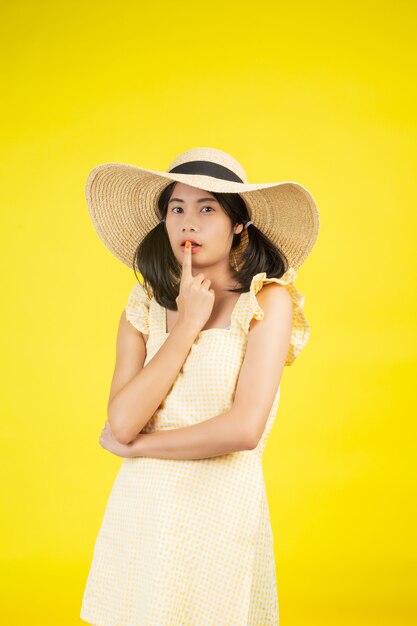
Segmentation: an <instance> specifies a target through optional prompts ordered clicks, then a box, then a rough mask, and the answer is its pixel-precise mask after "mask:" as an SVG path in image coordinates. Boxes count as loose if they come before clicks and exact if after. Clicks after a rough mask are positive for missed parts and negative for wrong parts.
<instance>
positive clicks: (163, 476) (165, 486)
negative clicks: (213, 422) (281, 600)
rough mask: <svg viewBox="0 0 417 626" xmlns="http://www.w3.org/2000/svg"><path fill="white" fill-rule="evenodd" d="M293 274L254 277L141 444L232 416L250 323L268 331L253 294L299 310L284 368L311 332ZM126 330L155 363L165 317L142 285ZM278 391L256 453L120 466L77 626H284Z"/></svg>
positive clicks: (208, 334) (186, 367)
mask: <svg viewBox="0 0 417 626" xmlns="http://www.w3.org/2000/svg"><path fill="white" fill-rule="evenodd" d="M296 277H297V275H296V272H295V270H294V268H292V267H290V268H289V270H288V271H287V272H286V273H285V274H284V275H283V276H282V277H281V278H279V279H278V278H267V277H266V274H265V272H260V273H259V274H256V275H255V276H254V277H253V279H252V281H251V285H250V290H249V291H247V292H244V293H242V294H240V296H239V299H238V300H237V302H236V304H235V307H234V309H233V313H232V316H231V323H230V325H229V326H228V327H226V328H209V329H207V330H203V331H200V333H199V335H198V336H197V338H196V340H195V341H194V343H193V345H192V348H191V350H190V352H189V354H188V356H187V358H186V360H185V362H184V364H183V366H182V368H181V370H180V372H179V374H178V377H177V378H176V380H175V383H174V385H173V386H172V388H171V390H170V392H169V393H168V395H167V396H166V398H165V400H164V402H163V403H162V404H161V405H160V407H159V408H158V410H157V411H156V413H155V415H154V416H153V417H152V418H151V419H150V421H149V422H148V423H147V424H146V426H145V427H144V428H143V430H142V432H152V431H154V430H159V429H161V430H162V429H171V428H180V427H182V426H188V425H191V424H195V423H197V422H200V421H203V420H206V419H209V418H210V417H214V416H215V415H218V414H220V413H223V412H224V411H227V410H228V409H229V408H230V407H231V406H232V404H233V398H234V394H235V388H236V384H237V380H238V376H239V371H240V368H241V365H242V362H243V359H244V355H245V348H246V344H247V339H248V333H249V323H250V321H251V319H252V318H253V317H254V318H256V319H263V316H264V312H263V310H262V308H261V307H260V305H259V303H258V301H257V298H256V294H257V292H258V291H259V290H260V289H261V288H262V286H263V285H264V284H266V283H269V282H276V283H280V284H282V285H285V286H286V288H287V289H288V290H289V293H290V294H291V298H292V302H293V329H292V337H291V346H290V349H289V352H288V356H287V360H286V365H291V364H292V363H293V361H294V359H295V358H296V356H297V355H298V354H299V352H300V351H301V349H302V348H303V346H304V345H305V344H306V342H307V340H308V337H309V334H310V327H309V325H308V323H307V320H306V318H305V316H304V313H303V305H304V296H302V295H301V294H300V293H299V292H298V291H297V289H296V288H295V286H294V284H293V281H294V279H295V278H296ZM126 316H127V318H128V320H129V321H130V322H131V323H132V324H133V326H135V328H137V329H138V330H140V331H141V332H143V333H146V334H148V335H149V339H148V342H147V354H146V360H145V365H146V363H147V362H148V361H149V360H150V359H152V357H153V356H154V355H155V353H156V352H157V351H158V350H159V348H160V347H161V346H162V344H163V343H164V341H165V340H166V338H167V337H168V333H167V332H166V310H165V309H164V308H163V307H162V306H161V305H159V304H158V303H157V301H156V300H155V298H153V297H152V294H149V295H148V293H147V292H146V291H145V289H144V287H143V285H142V284H141V283H136V284H135V285H134V287H133V289H132V291H131V293H130V295H129V297H128V302H127V305H126ZM279 396H280V389H279V388H278V391H277V394H276V397H275V399H274V402H273V405H272V407H271V411H270V414H269V417H268V420H267V423H266V426H265V430H264V432H263V434H262V437H261V439H260V441H259V443H258V445H257V447H256V448H255V449H253V450H245V451H239V452H234V453H229V454H224V455H221V456H217V457H211V458H207V459H192V460H189V459H187V460H183V459H159V458H152V457H136V458H126V459H123V461H122V464H121V467H120V469H119V472H118V474H117V476H116V479H115V481H114V483H113V487H112V489H111V492H110V496H109V499H108V503H107V506H106V509H105V512H104V516H103V520H102V524H101V527H100V529H99V532H98V536H97V539H96V542H95V546H94V551H93V558H92V563H91V567H90V571H89V574H88V577H87V581H86V585H85V590H84V595H83V599H82V607H81V613H80V617H81V619H82V620H84V621H86V622H88V623H89V624H94V625H95V626H255V625H256V626H278V624H279V611H278V595H277V585H276V570H275V560H274V542H273V535H272V527H271V522H270V515H269V508H268V502H267V497H266V491H265V483H264V476H263V468H262V454H263V450H264V447H265V444H266V441H267V438H268V435H269V433H270V431H271V429H272V426H273V423H274V420H275V415H276V412H277V409H278V403H279Z"/></svg>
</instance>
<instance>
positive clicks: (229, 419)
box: [129, 408, 252, 459]
mask: <svg viewBox="0 0 417 626" xmlns="http://www.w3.org/2000/svg"><path fill="white" fill-rule="evenodd" d="M242 424H243V420H239V419H238V416H237V415H236V413H235V412H234V411H233V408H232V409H230V411H226V412H225V413H221V414H220V415H216V416H215V417H211V418H210V419H207V420H204V421H203V422H199V423H198V424H193V425H192V426H183V427H182V428H173V429H170V430H156V431H154V432H152V433H146V434H140V435H138V437H137V438H136V439H135V440H134V441H132V442H131V443H130V444H129V447H130V450H131V454H130V456H132V457H136V456H146V457H156V458H159V459H205V458H209V457H213V456H220V455H222V454H229V453H231V452H238V451H242V450H250V449H251V448H252V446H251V445H250V443H249V442H250V441H251V440H250V438H249V436H248V435H247V433H246V432H245V431H244V428H243V426H242Z"/></svg>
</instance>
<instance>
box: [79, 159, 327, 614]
mask: <svg viewBox="0 0 417 626" xmlns="http://www.w3.org/2000/svg"><path fill="white" fill-rule="evenodd" d="M86 194H87V202H88V207H89V211H90V215H91V217H92V220H93V223H94V226H95V228H96V230H97V232H98V234H99V236H100V238H101V239H102V241H103V242H104V243H105V245H106V246H107V247H108V248H109V249H110V250H111V252H112V253H113V254H114V255H115V256H116V257H117V258H118V259H119V260H121V261H122V262H124V263H125V264H127V265H128V266H129V267H131V268H133V270H134V271H135V273H136V270H139V272H140V273H141V274H142V277H143V283H141V282H136V283H135V285H134V286H133V289H132V290H131V292H130V294H129V297H128V300H127V304H126V307H125V309H124V310H123V312H122V315H121V318H120V322H119V330H118V336H117V350H116V352H117V354H116V366H115V370H114V375H113V379H112V384H111V390H110V397H109V403H108V420H107V422H106V424H105V427H104V429H103V431H102V433H101V437H100V444H101V445H102V447H103V448H105V449H106V450H108V451H110V452H112V453H113V454H116V455H118V456H120V457H123V458H124V461H123V463H122V465H121V467H120V470H119V472H118V474H117V477H116V479H115V481H114V484H113V487H112V490H111V493H110V496H109V500H108V503H107V507H106V510H105V512H104V517H103V521H102V524H101V527H100V530H99V532H98V536H97V540H96V543H95V547H94V554H93V559H92V564H91V568H90V571H89V574H88V578H87V581H86V586H85V590H84V596H83V600H82V608H81V614H80V616H81V619H82V620H84V621H86V622H88V623H90V624H94V625H96V626H122V625H124V626H134V625H137V626H226V625H227V626H250V625H253V626H255V624H256V625H259V624H262V626H268V625H270V626H277V625H278V623H279V612H278V597H277V586H276V572H275V560H274V542H273V536H272V528H271V522H270V516H269V508H268V503H267V498H266V492H265V484H264V476H263V469H262V454H263V450H264V447H265V444H266V441H267V438H268V435H269V433H270V431H271V429H272V426H273V423H274V419H275V415H276V412H277V409H278V403H279V396H280V387H279V385H280V380H281V376H282V372H283V368H284V366H285V365H291V364H292V363H293V362H294V359H295V358H296V356H297V355H298V354H299V352H300V351H301V350H302V348H303V347H304V345H305V344H306V342H307V340H308V337H309V333H310V328H309V325H308V323H307V321H306V318H305V316H304V313H303V309H302V307H303V304H304V297H303V296H302V295H301V294H300V293H299V292H298V291H297V289H296V288H295V286H294V284H293V281H294V279H295V278H296V276H297V275H296V273H295V269H296V268H297V267H299V266H300V265H301V264H302V262H303V261H304V260H305V258H306V257H307V256H308V254H309V253H310V251H311V249H312V247H313V245H314V243H315V241H316V238H317V235H318V230H319V213H318V209H317V207H316V204H315V201H314V200H313V198H312V196H311V194H310V193H309V192H308V191H307V190H306V189H305V188H304V187H302V186H301V185H299V184H297V183H294V182H291V181H285V182H281V183H266V184H249V183H248V182H247V179H246V176H245V172H244V170H243V168H242V166H241V165H240V164H239V163H238V162H237V161H236V160H235V159H234V158H233V157H232V156H231V155H229V154H227V153H225V152H223V151H221V150H216V149H212V148H196V149H192V150H189V151H187V152H185V153H183V154H180V155H179V156H178V157H177V158H176V159H175V161H174V162H173V163H172V164H171V166H170V167H169V168H168V170H167V171H166V172H159V171H154V170H149V169H145V168H139V167H136V166H132V165H125V164H120V163H105V164H103V165H99V166H97V167H96V168H94V169H93V170H92V172H91V173H90V175H89V178H88V181H87V187H86ZM187 242H194V243H193V246H192V247H191V246H189V244H188V243H187Z"/></svg>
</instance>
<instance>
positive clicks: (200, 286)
mask: <svg viewBox="0 0 417 626" xmlns="http://www.w3.org/2000/svg"><path fill="white" fill-rule="evenodd" d="M187 244H188V245H187ZM191 257H192V252H191V243H190V242H189V241H186V245H185V246H184V256H183V260H182V271H181V280H180V287H179V294H178V297H177V298H176V299H175V301H176V303H177V310H178V319H183V320H184V321H185V322H186V324H187V326H190V327H192V328H196V329H197V330H198V331H200V330H201V329H202V328H203V326H204V325H205V324H206V323H207V320H208V319H209V318H210V315H211V313H212V311H213V306H214V300H215V292H214V289H211V288H210V284H211V281H210V280H209V279H208V278H205V277H204V274H203V273H202V272H200V273H199V274H196V276H193V273H192V259H191Z"/></svg>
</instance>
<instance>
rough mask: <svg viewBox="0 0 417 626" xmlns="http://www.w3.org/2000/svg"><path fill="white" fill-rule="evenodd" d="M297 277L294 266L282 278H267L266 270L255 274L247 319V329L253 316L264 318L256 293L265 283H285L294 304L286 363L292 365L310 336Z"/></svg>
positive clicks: (251, 286)
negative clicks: (295, 283) (296, 281)
mask: <svg viewBox="0 0 417 626" xmlns="http://www.w3.org/2000/svg"><path fill="white" fill-rule="evenodd" d="M296 278H297V274H296V271H295V269H294V268H293V267H290V268H289V269H288V270H287V271H286V272H285V274H283V275H282V276H281V278H267V277H266V272H260V273H259V274H255V276H253V278H252V281H251V285H250V291H249V306H250V310H249V312H248V313H249V315H248V318H247V320H246V327H247V329H248V328H249V323H250V320H251V319H252V318H255V319H257V320H262V319H263V318H264V311H263V309H262V308H261V306H260V304H259V302H258V300H257V298H256V294H257V293H258V291H260V289H262V287H263V285H266V284H267V283H272V282H274V283H279V284H280V285H284V286H285V288H286V289H287V290H288V292H289V293H290V296H291V300H292V304H293V326H292V332H291V344H290V348H289V351H288V355H287V360H286V362H285V365H291V364H292V363H293V362H294V360H295V358H296V357H297V356H298V354H299V353H300V352H301V350H302V349H303V347H304V346H305V344H306V343H307V341H308V338H309V336H310V326H309V324H308V322H307V320H306V318H305V315H304V311H303V306H304V300H305V298H304V296H303V295H302V294H301V293H300V292H299V291H298V290H297V288H296V287H295V286H294V284H293V281H294V280H295V279H296Z"/></svg>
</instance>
